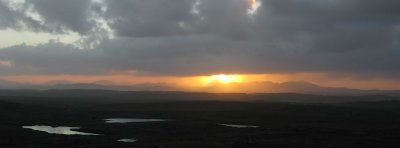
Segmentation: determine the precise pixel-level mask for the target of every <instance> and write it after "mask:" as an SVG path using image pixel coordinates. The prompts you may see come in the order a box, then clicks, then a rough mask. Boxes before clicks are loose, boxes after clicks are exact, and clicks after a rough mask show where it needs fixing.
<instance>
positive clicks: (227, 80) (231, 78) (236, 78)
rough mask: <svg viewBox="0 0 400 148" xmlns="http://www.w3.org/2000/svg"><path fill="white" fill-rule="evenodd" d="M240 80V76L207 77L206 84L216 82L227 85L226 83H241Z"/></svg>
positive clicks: (219, 75) (220, 75)
mask: <svg viewBox="0 0 400 148" xmlns="http://www.w3.org/2000/svg"><path fill="white" fill-rule="evenodd" d="M242 79H243V78H242V76H240V75H226V74H218V75H212V76H209V78H208V82H209V83H213V82H218V83H222V84H228V83H238V82H241V81H242Z"/></svg>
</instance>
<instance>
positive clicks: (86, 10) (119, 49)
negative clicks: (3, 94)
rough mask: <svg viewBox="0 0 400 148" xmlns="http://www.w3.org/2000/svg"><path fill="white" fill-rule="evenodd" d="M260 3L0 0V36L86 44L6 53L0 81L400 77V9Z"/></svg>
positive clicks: (1, 52) (380, 4) (335, 1)
mask: <svg viewBox="0 0 400 148" xmlns="http://www.w3.org/2000/svg"><path fill="white" fill-rule="evenodd" d="M259 2H260V3H261V5H260V7H258V9H257V10H256V11H255V12H254V13H253V14H250V13H249V9H250V8H251V4H250V3H249V1H247V0H218V1H216V0H168V1H165V0H146V1H143V0H68V1H65V0H26V1H21V0H19V1H6V0H0V29H14V30H24V31H32V32H48V33H53V34H68V33H71V32H74V33H78V34H80V35H81V37H82V39H81V40H79V41H78V42H77V43H75V44H65V43H59V42H57V41H49V42H48V43H43V44H40V45H38V46H28V45H24V44H21V45H16V46H12V47H7V48H3V49H0V61H2V62H1V63H3V64H0V75H19V74H77V75H78V74H79V75H91V74H106V73H109V72H110V71H137V72H141V73H150V74H157V75H206V74H215V73H303V72H306V73H307V72H320V73H332V74H334V73H338V74H345V75H353V76H359V77H387V78H394V79H399V78H400V77H399V76H400V68H398V65H399V64H400V50H399V49H400V48H399V45H400V40H399V37H400V18H399V17H398V16H400V10H399V9H398V7H400V2H399V1H396V0H385V1H376V0H352V1H348V0H329V1H315V0H285V1H282V0H262V1H259ZM4 63H6V64H4ZM5 65H6V66H5Z"/></svg>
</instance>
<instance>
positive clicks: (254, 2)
mask: <svg viewBox="0 0 400 148" xmlns="http://www.w3.org/2000/svg"><path fill="white" fill-rule="evenodd" d="M248 1H249V4H250V8H249V9H248V10H247V13H248V14H249V15H254V14H256V13H257V10H258V8H260V6H261V2H260V1H258V0H248Z"/></svg>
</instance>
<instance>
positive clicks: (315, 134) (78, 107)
mask: <svg viewBox="0 0 400 148" xmlns="http://www.w3.org/2000/svg"><path fill="white" fill-rule="evenodd" d="M397 100H399V98H398V97H387V96H347V97H334V96H314V95H299V94H254V95H247V94H206V93H179V92H112V91H79V90H70V91H1V92H0V118H1V120H0V147H5V148H8V147H27V148H43V147H51V148H54V147H57V148H58V147H138V148H145V147H146V148H192V147H196V148H225V147H226V148H247V147H261V148H266V147H272V148H275V147H278V148H279V147H295V148H299V147H300V148H301V147H304V148H310V147H316V148H324V147H327V148H334V147H348V148H353V147H360V148H364V147H376V148H383V147H400V101H397ZM105 118H158V119H171V120H170V121H167V122H150V123H126V124H106V123H104V121H103V119H105ZM217 123H228V124H244V125H258V126H260V127H259V128H232V127H225V126H221V125H218V124H217ZM26 125H28V126H31V125H49V126H76V127H82V128H81V129H80V130H79V131H82V132H89V133H99V134H104V135H100V136H67V135H56V134H48V133H45V132H39V131H33V130H29V129H23V128H21V127H22V126H26ZM122 138H135V139H137V140H138V141H137V142H134V143H122V142H118V141H117V140H118V139H122Z"/></svg>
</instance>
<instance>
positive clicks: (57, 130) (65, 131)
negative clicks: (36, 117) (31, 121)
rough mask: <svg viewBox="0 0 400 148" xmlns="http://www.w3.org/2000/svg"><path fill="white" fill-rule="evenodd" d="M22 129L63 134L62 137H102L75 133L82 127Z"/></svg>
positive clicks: (37, 126) (34, 127) (33, 127)
mask: <svg viewBox="0 0 400 148" xmlns="http://www.w3.org/2000/svg"><path fill="white" fill-rule="evenodd" d="M22 128H26V129H32V130H35V131H42V132H47V133H49V134H62V135H100V134H93V133H84V132H78V131H73V130H77V129H80V127H64V126H60V127H51V126H39V125H35V126H23V127H22Z"/></svg>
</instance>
